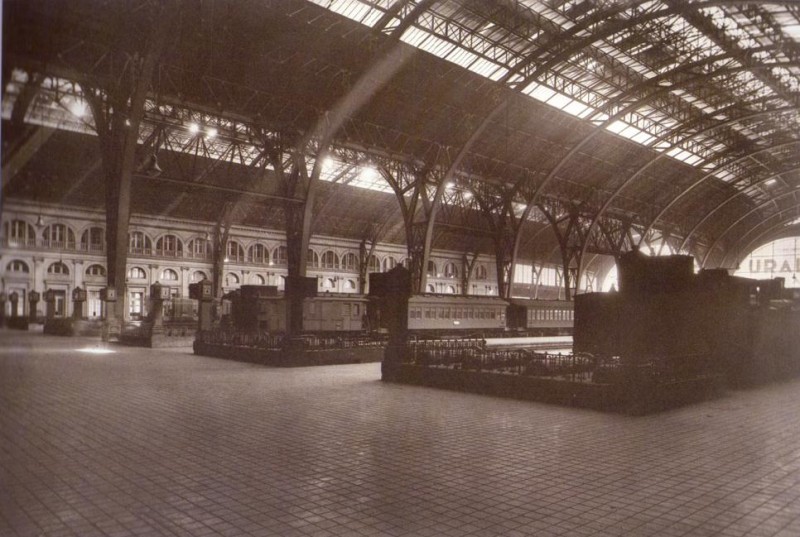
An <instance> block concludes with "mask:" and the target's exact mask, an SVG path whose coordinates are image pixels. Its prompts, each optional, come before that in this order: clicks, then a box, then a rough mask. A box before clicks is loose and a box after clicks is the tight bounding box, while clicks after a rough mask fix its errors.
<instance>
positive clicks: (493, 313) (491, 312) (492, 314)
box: [489, 310, 497, 319]
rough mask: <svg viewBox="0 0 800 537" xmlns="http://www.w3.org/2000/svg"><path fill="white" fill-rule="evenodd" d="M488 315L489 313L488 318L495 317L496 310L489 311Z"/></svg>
mask: <svg viewBox="0 0 800 537" xmlns="http://www.w3.org/2000/svg"><path fill="white" fill-rule="evenodd" d="M489 315H490V317H489V318H490V319H496V318H497V312H495V311H494V310H492V311H490V312H489Z"/></svg>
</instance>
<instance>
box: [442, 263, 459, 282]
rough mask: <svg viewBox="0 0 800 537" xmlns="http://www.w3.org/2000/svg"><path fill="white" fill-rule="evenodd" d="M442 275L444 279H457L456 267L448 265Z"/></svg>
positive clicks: (451, 264) (452, 264)
mask: <svg viewBox="0 0 800 537" xmlns="http://www.w3.org/2000/svg"><path fill="white" fill-rule="evenodd" d="M444 275H445V277H446V278H458V267H457V266H456V264H455V263H448V264H446V265H445V266H444Z"/></svg>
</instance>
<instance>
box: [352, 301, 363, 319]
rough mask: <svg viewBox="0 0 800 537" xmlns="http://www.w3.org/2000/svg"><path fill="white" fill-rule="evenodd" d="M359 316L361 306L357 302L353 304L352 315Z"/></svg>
mask: <svg viewBox="0 0 800 537" xmlns="http://www.w3.org/2000/svg"><path fill="white" fill-rule="evenodd" d="M360 316H361V307H360V306H359V304H353V317H360Z"/></svg>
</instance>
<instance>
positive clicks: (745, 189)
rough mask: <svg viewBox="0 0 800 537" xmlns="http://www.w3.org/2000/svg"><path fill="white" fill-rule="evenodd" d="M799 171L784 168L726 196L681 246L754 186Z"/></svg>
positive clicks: (798, 169) (697, 225) (706, 215)
mask: <svg viewBox="0 0 800 537" xmlns="http://www.w3.org/2000/svg"><path fill="white" fill-rule="evenodd" d="M798 171H800V166H795V167H793V168H789V169H788V170H783V171H781V172H778V173H774V174H772V175H769V176H767V177H765V178H763V179H760V180H759V181H756V182H755V183H751V184H749V185H747V187H745V188H742V189H741V190H739V191H737V192H736V193H734V194H731V195H730V196H728V197H727V198H725V199H724V200H723V201H722V202H721V203H720V204H718V205H717V206H716V207H714V208H712V209H711V210H709V211H708V212H707V213H706V214H705V215H704V216H703V218H701V219H700V221H699V222H697V223H696V224H695V225H694V226H693V227H692V229H691V230H690V231H689V233H687V234H686V237H684V239H683V242H681V246H680V247H681V248H683V246H684V245H685V244H686V243H687V242H688V241H689V239H690V238H691V237H692V235H694V234H695V233H696V232H697V230H698V229H700V227H701V226H702V225H703V224H705V223H706V222H708V219H709V218H711V217H712V216H713V215H714V214H715V213H716V212H717V211H719V210H720V209H722V208H723V207H724V206H725V205H727V204H728V203H730V202H732V201H733V200H735V199H736V198H738V197H739V196H743V195H745V194H747V192H748V191H749V190H750V189H753V188H755V187H758V186H759V185H762V184H765V183H767V182H769V181H773V180H775V179H777V178H779V177H781V176H782V175H784V174H788V173H795V172H798Z"/></svg>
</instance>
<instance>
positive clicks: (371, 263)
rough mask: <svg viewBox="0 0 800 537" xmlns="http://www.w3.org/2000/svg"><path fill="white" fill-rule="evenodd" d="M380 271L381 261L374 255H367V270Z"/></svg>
mask: <svg viewBox="0 0 800 537" xmlns="http://www.w3.org/2000/svg"><path fill="white" fill-rule="evenodd" d="M380 271H381V261H380V259H378V257H377V256H376V255H371V256H369V259H367V272H380Z"/></svg>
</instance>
